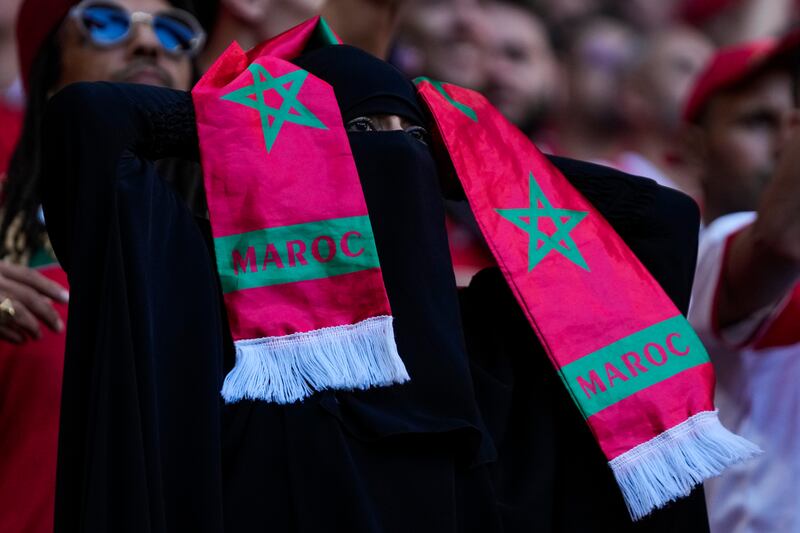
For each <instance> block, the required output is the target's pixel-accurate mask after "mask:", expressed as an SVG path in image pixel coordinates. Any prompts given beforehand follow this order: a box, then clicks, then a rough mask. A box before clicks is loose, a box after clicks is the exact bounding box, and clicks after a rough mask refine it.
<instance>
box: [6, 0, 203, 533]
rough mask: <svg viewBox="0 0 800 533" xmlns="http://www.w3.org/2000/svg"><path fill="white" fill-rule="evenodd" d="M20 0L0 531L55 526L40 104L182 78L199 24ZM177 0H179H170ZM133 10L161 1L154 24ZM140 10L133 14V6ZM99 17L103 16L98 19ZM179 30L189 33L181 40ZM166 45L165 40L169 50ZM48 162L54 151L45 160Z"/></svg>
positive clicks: (120, 7) (54, 293)
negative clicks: (103, 84)
mask: <svg viewBox="0 0 800 533" xmlns="http://www.w3.org/2000/svg"><path fill="white" fill-rule="evenodd" d="M75 4H77V2H75V1H73V0H25V1H24V2H23V4H22V7H21V9H20V13H19V19H18V22H17V38H18V52H19V58H20V61H19V64H20V74H21V76H22V79H23V80H24V82H25V87H26V91H27V94H26V96H27V107H26V111H25V119H24V127H23V132H22V136H21V138H20V141H19V144H18V146H17V148H16V151H15V152H14V156H13V158H12V160H11V165H10V167H9V170H8V180H7V182H6V184H5V187H4V201H3V212H2V226H0V232H1V233H2V239H0V256H2V258H3V259H4V261H2V262H0V501H2V505H0V531H3V532H4V533H22V532H25V533H31V532H33V533H40V532H41V533H45V532H52V531H53V504H54V496H55V473H56V450H57V440H58V439H57V437H58V425H59V409H60V394H61V381H62V371H63V358H64V342H65V335H64V324H65V321H66V314H67V305H66V302H67V298H68V295H67V291H66V289H65V287H66V283H67V280H66V274H65V273H64V271H63V270H62V269H61V268H60V267H59V266H58V265H57V264H56V263H55V259H54V257H53V255H52V250H51V249H50V246H49V240H48V238H47V232H46V230H45V227H44V223H43V220H42V218H41V214H40V213H41V210H40V202H41V199H40V194H41V192H40V177H41V170H42V165H43V164H45V162H44V161H42V159H41V155H40V154H41V142H40V136H41V133H42V120H43V111H44V107H45V103H46V101H47V99H48V98H49V97H50V96H51V95H52V94H53V93H54V92H56V91H57V90H58V89H59V88H61V87H63V86H65V85H67V84H69V83H72V82H77V81H95V80H113V81H126V82H134V83H147V84H153V85H162V86H166V87H172V88H176V89H184V90H186V89H188V88H189V87H190V85H191V81H192V63H191V60H190V58H189V52H190V51H191V50H193V47H195V46H198V45H200V44H201V43H202V40H203V39H202V30H201V29H200V28H199V25H197V23H196V21H194V20H193V19H192V17H191V15H189V14H188V13H187V12H184V11H181V12H176V11H173V12H170V13H169V14H167V12H166V10H167V9H169V8H170V7H171V6H170V3H169V2H166V1H165V0H115V1H111V0H104V1H103V2H101V3H98V2H92V1H84V2H81V3H80V5H79V6H78V8H76V7H75ZM172 4H173V6H178V2H173V3H172ZM131 12H143V13H150V14H158V13H161V14H163V15H164V16H165V18H164V19H161V20H160V21H159V22H160V23H159V25H158V28H157V29H156V26H153V25H152V24H150V23H147V22H146V21H147V20H148V19H147V18H143V20H144V21H145V22H142V23H134V22H131V20H132V18H131ZM140 20H141V18H140ZM98 21H103V22H104V24H99V23H98ZM184 37H186V38H188V37H194V38H195V39H196V40H191V41H190V40H187V39H184ZM167 48H169V52H168V51H167ZM47 163H48V164H51V165H57V164H58V162H53V161H50V162H47Z"/></svg>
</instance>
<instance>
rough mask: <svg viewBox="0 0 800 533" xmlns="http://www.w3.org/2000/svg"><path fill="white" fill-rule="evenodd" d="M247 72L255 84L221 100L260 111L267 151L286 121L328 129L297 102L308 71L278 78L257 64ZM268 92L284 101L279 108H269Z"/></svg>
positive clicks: (299, 71) (230, 93)
mask: <svg viewBox="0 0 800 533" xmlns="http://www.w3.org/2000/svg"><path fill="white" fill-rule="evenodd" d="M247 70H249V71H250V74H252V75H253V84H252V85H246V86H244V87H242V88H241V89H236V90H235V91H231V92H229V93H228V94H226V95H224V96H222V100H228V101H230V102H235V103H237V104H241V105H244V106H247V107H250V108H253V109H256V110H258V112H259V114H260V115H261V128H262V130H263V131H264V144H265V145H266V147H267V152H269V151H270V150H271V149H272V145H274V144H275V139H277V138H278V134H279V133H280V132H281V128H282V127H283V125H284V123H286V122H293V123H295V124H300V125H301V126H309V127H311V128H318V129H323V130H324V129H327V128H326V127H325V124H323V123H322V122H321V121H320V120H319V119H318V118H317V117H315V116H314V114H313V113H311V111H309V110H308V108H307V107H306V106H304V105H303V104H301V103H300V101H299V100H298V99H297V93H299V92H300V89H301V88H302V87H303V83H305V81H306V77H307V76H308V72H306V71H305V70H302V69H299V70H295V71H294V72H289V73H288V74H284V75H283V76H279V77H277V78H275V77H273V76H272V74H270V73H269V72H268V71H267V69H265V68H264V67H262V66H261V65H258V64H256V63H253V64H252V65H250V66H249V67H247ZM269 90H274V91H276V92H277V93H278V94H279V95H280V96H281V98H282V101H281V104H280V107H279V108H274V107H270V106H268V105H267V103H266V99H265V93H266V92H267V91H269Z"/></svg>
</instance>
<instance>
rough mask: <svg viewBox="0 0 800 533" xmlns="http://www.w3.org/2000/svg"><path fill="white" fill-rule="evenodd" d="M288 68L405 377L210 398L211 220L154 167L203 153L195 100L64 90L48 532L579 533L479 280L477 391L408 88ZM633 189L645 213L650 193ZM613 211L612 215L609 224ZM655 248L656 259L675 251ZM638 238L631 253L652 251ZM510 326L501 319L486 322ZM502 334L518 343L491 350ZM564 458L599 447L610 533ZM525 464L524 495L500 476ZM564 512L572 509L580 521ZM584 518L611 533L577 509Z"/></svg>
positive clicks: (433, 169) (55, 167) (51, 136)
mask: <svg viewBox="0 0 800 533" xmlns="http://www.w3.org/2000/svg"><path fill="white" fill-rule="evenodd" d="M294 62H295V63H296V64H297V65H298V66H299V67H301V68H303V69H305V70H308V71H309V72H311V73H312V74H314V75H316V76H318V77H320V78H321V79H323V80H325V81H327V82H328V83H330V84H331V85H332V86H333V88H334V90H335V92H336V96H337V100H338V102H339V105H340V108H341V111H342V116H343V119H344V122H345V124H347V126H348V137H349V140H350V144H351V148H352V152H353V156H354V159H355V162H356V165H357V168H358V172H359V176H360V179H361V183H362V187H363V189H364V195H365V199H366V202H367V206H368V209H369V213H370V219H371V222H372V226H373V231H374V234H375V240H376V246H377V249H378V254H379V256H380V261H381V266H382V270H383V276H384V282H385V285H386V289H387V294H388V297H389V301H390V304H391V306H392V310H393V313H394V316H395V334H396V339H397V345H398V351H399V353H400V354H401V357H402V358H403V361H404V363H405V365H406V368H407V369H408V371H409V374H410V375H411V381H410V382H408V383H406V384H403V385H398V386H393V387H387V388H376V389H371V390H366V391H354V392H347V391H321V392H318V393H317V394H315V395H313V396H312V397H310V398H309V399H307V400H305V401H303V402H300V403H296V404H291V405H276V404H268V403H265V402H261V401H241V402H238V403H235V404H231V405H223V404H222V400H221V398H220V396H219V390H220V388H221V384H222V379H223V377H224V375H225V373H226V372H227V371H229V370H230V368H231V367H232V366H233V346H232V342H231V339H230V334H229V332H228V329H227V324H226V319H225V316H224V308H223V306H222V304H221V297H220V290H219V287H218V281H217V276H216V272H215V270H214V266H213V265H214V260H213V246H212V244H211V240H210V231H209V226H208V221H207V220H203V219H195V217H193V215H192V213H191V211H190V210H189V209H188V208H187V207H186V206H185V205H184V203H183V202H182V201H181V200H180V199H179V197H178V196H177V195H176V194H175V192H174V191H173V190H172V189H171V188H170V186H169V185H168V184H167V183H166V182H164V180H163V179H162V178H161V177H160V176H159V175H158V173H157V172H156V171H155V169H154V166H153V161H155V160H157V159H160V158H162V157H166V156H173V157H183V158H188V159H197V157H198V155H197V134H196V129H195V119H194V109H193V106H192V100H191V96H190V95H189V94H188V93H184V92H179V91H171V90H167V89H157V88H152V87H144V86H134V85H121V84H106V83H99V84H79V85H76V86H71V87H68V88H67V89H65V90H64V91H62V92H61V93H59V94H58V95H56V96H55V97H54V98H53V99H52V101H51V103H50V107H49V110H48V115H47V127H46V139H45V148H46V151H47V152H46V167H45V181H46V191H45V202H44V206H45V215H46V217H47V220H48V227H49V228H50V237H51V240H52V243H53V248H54V250H55V251H56V253H57V255H58V257H59V260H60V261H61V264H62V265H63V266H64V268H65V270H66V271H67V273H68V274H69V279H70V286H71V298H70V326H69V332H68V338H67V353H66V360H65V377H64V394H63V401H62V418H61V424H62V426H61V434H60V442H59V467H58V487H57V502H56V531H58V532H73V531H75V532H78V531H81V532H84V531H89V532H93V531H97V532H100V531H115V532H117V531H120V532H122V531H135V532H145V531H153V532H155V531H158V532H161V531H193V532H194V531H197V532H203V531H207V532H214V533H219V532H237V533H238V532H245V531H246V532H248V533H249V532H255V531H270V532H273V531H279V532H283V531H287V532H288V531H292V532H295V531H297V532H312V531H313V532H317V531H347V532H409V531H414V532H421V531H431V532H440V531H474V532H491V531H528V530H530V528H531V527H535V529H537V530H545V531H547V530H579V529H580V527H581V522H580V521H575V522H572V523H569V524H568V523H567V522H564V520H562V519H561V518H563V516H562V517H561V518H559V519H558V520H555V519H550V518H547V517H549V516H550V515H564V516H566V515H568V514H575V513H572V509H570V508H569V506H567V508H564V509H562V508H561V507H559V506H561V505H563V504H564V502H563V501H562V500H561V499H558V502H557V503H558V505H556V504H555V503H553V502H554V501H555V500H554V499H552V498H551V499H547V498H546V497H547V495H548V494H556V492H557V490H556V489H557V488H558V487H557V486H558V484H559V483H562V482H563V481H562V477H560V473H559V471H555V472H553V473H552V475H548V476H545V477H541V476H539V467H540V466H541V465H546V464H548V461H549V458H550V457H551V456H550V455H548V454H549V453H552V452H551V450H550V449H549V448H548V447H547V446H545V447H544V448H542V447H540V446H539V444H537V443H539V442H550V441H551V439H552V437H551V436H550V434H549V433H548V432H550V431H556V432H558V431H560V430H561V429H560V427H559V426H558V425H557V424H553V423H549V422H547V421H546V420H545V419H544V418H542V419H534V420H528V419H527V416H528V415H529V414H530V413H529V412H528V411H526V408H525V406H526V405H528V404H527V403H524V402H526V400H525V398H524V397H522V400H520V399H519V398H520V396H519V394H518V392H517V391H520V390H524V388H523V387H519V386H516V383H520V382H522V383H527V382H529V381H531V380H539V381H544V382H546V383H545V386H549V387H557V386H560V383H559V382H558V381H557V380H556V379H555V377H554V376H555V374H554V373H553V375H552V376H549V375H548V374H547V373H546V372H542V373H538V374H536V373H534V375H528V374H527V372H528V371H529V370H530V369H528V368H524V367H522V366H520V365H522V364H548V363H546V358H544V356H543V354H540V353H537V352H536V351H535V350H536V347H537V346H538V343H537V341H536V340H535V338H533V337H532V336H531V335H528V336H526V333H525V332H529V329H527V328H526V325H523V324H520V323H518V322H515V321H514V317H515V312H518V311H516V305H515V304H514V303H513V301H504V300H503V295H504V294H505V293H504V292H503V291H505V290H506V289H505V288H504V284H503V283H502V279H497V276H496V275H495V274H493V273H492V272H491V271H489V272H487V273H484V274H482V275H481V276H480V277H479V278H477V279H476V280H475V283H476V284H477V285H476V284H473V285H474V286H473V287H471V288H470V290H469V291H468V292H467V293H466V294H465V295H464V299H463V304H464V307H463V309H464V313H465V320H466V323H467V325H468V327H469V328H470V332H469V333H470V334H469V335H468V339H469V341H470V348H471V351H472V352H473V362H472V366H473V371H474V372H475V376H474V379H475V381H474V382H475V384H476V388H477V390H474V389H473V375H471V373H470V361H469V360H468V357H467V352H466V349H465V345H464V339H463V334H462V329H461V317H460V311H459V302H458V298H457V294H456V289H455V283H454V280H453V274H452V268H451V264H450V258H449V254H448V247H447V241H446V235H445V230H444V211H443V207H442V200H441V195H440V192H439V191H440V189H439V182H440V179H439V172H438V170H437V164H436V163H435V160H434V157H433V155H432V152H431V146H430V144H429V139H428V136H427V134H426V132H424V128H423V126H424V123H425V117H424V115H423V113H422V112H421V110H420V108H419V104H418V102H417V100H416V96H415V91H414V88H413V86H412V85H411V84H410V83H409V82H408V81H407V80H405V79H404V78H403V76H402V75H401V74H400V73H399V72H398V71H396V70H395V69H393V68H392V67H390V66H389V65H387V64H386V63H384V62H382V61H379V60H377V59H375V58H373V57H371V56H369V55H367V54H365V53H364V52H361V51H359V50H356V49H354V48H351V47H346V46H335V47H325V48H322V49H319V50H316V51H312V52H308V53H306V54H304V55H302V56H301V57H299V58H297V59H296V60H295V61H294ZM386 130H392V131H386ZM561 163H562V164H564V165H569V164H570V163H569V162H561ZM576 168H577V167H576ZM562 171H563V167H562ZM565 173H566V174H567V176H568V177H569V176H570V172H565ZM573 174H575V173H573ZM626 179H627V178H626ZM580 181H581V180H580V179H578V180H577V181H574V183H575V184H576V185H577V186H578V187H579V188H581V185H580ZM626 183H628V186H630V187H631V188H632V189H636V190H638V188H641V186H642V184H641V183H639V181H638V180H634V179H630V180H628V182H626ZM648 187H649V186H647V187H645V189H646V190H648V191H651V192H652V195H651V196H652V197H653V198H656V197H657V196H658V194H660V190H659V189H654V188H653V187H649V188H648ZM597 191H598V192H597V194H595V196H596V198H594V197H593V196H592V194H590V193H586V194H587V196H588V197H589V198H590V200H593V201H594V200H598V201H599V203H600V205H599V207H600V209H601V212H605V211H604V207H603V205H602V201H600V200H602V198H606V197H608V198H619V197H621V196H622V195H620V194H618V193H619V191H615V190H613V187H612V188H611V189H605V188H604V185H602V184H601V185H599V186H598V187H597ZM590 192H591V191H590ZM648 194H650V193H648ZM637 198H638V197H637ZM611 203H612V204H613V202H611ZM678 203H680V202H678ZM606 207H608V206H606ZM612 207H613V206H612ZM626 209H627V207H625V206H622V207H620V212H625V211H626ZM609 210H611V211H613V209H612V208H611V207H609ZM626 216H627V215H625V216H621V217H620V220H617V221H615V219H614V218H613V217H609V219H610V221H611V222H612V224H614V225H615V227H618V226H621V225H624V224H625V223H626V222H625V220H626V219H625V217H626ZM642 220H644V219H642ZM690 226H691V223H689V224H687V227H690ZM618 231H619V230H618ZM670 231H672V230H670ZM621 233H622V235H623V237H625V233H624V232H621ZM667 233H669V232H667ZM673 233H674V236H675V237H680V238H682V237H683V236H684V233H683V230H681V231H680V232H678V233H680V234H678V233H675V232H673ZM672 236H673V234H670V235H669V236H668V237H669V238H671V237H672ZM669 238H665V241H664V243H662V244H663V246H661V247H660V248H659V250H662V249H666V250H670V251H671V252H674V251H675V250H674V249H671V248H670V247H669V246H670V243H669V242H668V241H669ZM693 238H694V237H693ZM689 242H691V239H689ZM642 243H643V244H642V246H641V247H640V248H639V249H638V250H637V249H636V247H634V251H637V252H643V253H645V254H646V253H647V249H646V248H647V245H646V243H645V241H644V240H642ZM672 244H673V245H674V243H672ZM681 246H683V244H681ZM659 253H661V252H660V251H659ZM657 255H658V254H653V257H654V258H655V259H653V260H652V261H651V263H652V265H651V264H649V263H648V262H647V261H646V260H645V259H643V261H644V262H645V264H646V265H647V266H649V267H651V269H653V270H654V274H655V275H656V277H657V278H658V279H659V280H660V281H661V282H662V284H665V288H667V290H668V292H670V290H671V289H670V283H669V282H668V280H667V281H665V279H666V278H668V277H670V276H672V277H675V279H678V280H679V282H677V283H676V284H675V285H674V286H672V288H673V289H674V293H673V292H670V293H671V294H672V295H673V298H676V296H675V294H678V293H680V294H684V291H687V290H688V288H689V287H688V286H689V285H690V284H691V275H690V274H687V272H690V270H687V269H686V268H687V266H686V265H682V264H681V265H677V264H674V263H670V264H668V265H667V266H666V267H665V268H664V269H663V272H662V274H663V273H664V272H667V271H668V272H669V273H668V274H664V276H663V277H660V276H659V265H661V264H662V263H663V262H661V259H660V258H658V257H657ZM687 264H688V263H687ZM676 266H677V267H679V269H677V270H676V269H675V268H673V267H676ZM692 266H693V265H692ZM681 276H683V277H684V278H685V279H683V278H681ZM484 280H485V283H484ZM687 280H688V281H687ZM479 282H480V283H479ZM482 287H483V288H482ZM687 294H688V293H687ZM495 304H497V305H498V306H501V307H502V309H501V308H495V307H494V306H495ZM504 313H507V314H508V315H509V318H510V320H509V321H508V322H507V323H501V322H499V321H498V320H493V318H492V316H491V315H494V316H495V317H500V316H502V315H503V314H504ZM498 336H499V337H503V338H505V337H506V336H508V337H509V338H514V339H520V341H519V342H520V344H518V345H514V344H511V343H510V344H509V345H508V346H509V351H505V352H503V351H497V352H495V351H493V350H487V349H484V348H485V347H486V346H488V345H491V344H492V343H496V342H497V337H498ZM525 355H530V357H531V358H532V360H533V359H535V358H540V361H541V363H537V362H535V361H527V360H525V359H524V356H525ZM517 361H522V363H519V364H517ZM506 372H510V373H511V375H512V378H513V379H512V381H508V380H506V379H505V378H507V377H508V376H507V375H506ZM523 372H524V373H525V374H522V373H523ZM520 376H523V377H520ZM498 391H501V392H508V393H509V395H510V396H509V397H510V398H511V399H510V400H509V401H506V400H507V398H505V397H504V396H503V394H498ZM562 392H563V391H562ZM476 394H477V398H478V400H480V403H481V406H480V407H481V408H480V410H479V408H478V405H477V404H476ZM563 396H565V397H566V395H565V394H564V395H563ZM551 401H552V402H553V403H552V404H548V405H556V406H557V407H545V409H549V411H546V412H547V413H551V412H552V413H553V414H554V415H553V416H555V415H557V414H558V412H559V410H562V409H564V408H563V406H560V404H559V403H558V402H559V401H561V400H560V399H559V397H558V396H557V395H556V394H554V395H553V397H552V400H551ZM520 402H523V403H520ZM572 409H573V410H574V411H575V412H574V415H577V410H575V409H574V406H572ZM480 413H482V414H483V417H482V416H481V414H480ZM548 416H550V415H548ZM483 418H485V419H486V420H487V425H488V427H489V430H486V429H485V427H484V423H483V421H482V420H483ZM543 420H544V422H543ZM547 420H549V418H548V419H547ZM519 431H524V432H525V435H526V436H525V438H524V439H520V438H518V436H516V435H515V433H514V432H519ZM585 432H586V433H587V435H588V430H587V431H585ZM584 437H586V436H584ZM584 437H581V438H584ZM541 439H544V440H541ZM495 442H498V443H499V444H500V450H501V454H500V456H499V458H498V457H496V454H495V445H494V443H495ZM570 445H571V446H574V447H575V448H576V449H577V450H579V452H580V451H581V450H583V451H586V455H587V456H588V457H591V456H592V453H593V452H597V453H595V454H594V455H595V456H596V457H595V458H593V459H591V461H594V462H592V463H591V464H592V465H593V466H592V468H593V470H592V474H591V476H593V477H592V478H591V479H588V480H586V479H584V482H585V483H598V484H600V485H599V486H594V487H593V490H592V493H593V494H596V493H603V492H604V491H605V492H606V493H608V494H610V495H608V496H607V497H608V498H609V500H608V501H612V502H613V504H612V510H613V511H614V512H611V513H610V514H609V515H608V517H609V520H617V521H618V520H625V521H627V517H626V516H624V514H622V513H624V507H622V503H621V496H619V495H618V491H617V489H616V487H615V486H613V479H611V476H610V473H609V472H606V471H607V466H606V465H605V462H604V461H603V460H602V456H601V455H600V454H599V451H597V450H596V444H595V443H594V442H593V440H591V436H590V435H588V438H584V440H579V439H576V440H575V441H574V442H573V441H570ZM548 446H549V445H548ZM528 447H531V449H527V448H528ZM520 458H526V462H523V463H521V464H523V465H524V469H521V470H520V471H519V472H518V474H520V475H522V476H523V483H522V484H520V483H518V479H517V478H516V477H515V475H514V464H513V463H515V462H517V461H518V460H519V459H520ZM496 459H499V460H497V461H496ZM587 460H588V459H587ZM597 461H600V462H597ZM559 464H561V463H559ZM562 466H564V465H561V466H556V468H557V469H560V468H562ZM604 469H605V470H604ZM598 473H599V475H598ZM530 476H533V477H530ZM606 478H608V479H606ZM609 479H610V482H609ZM517 487H520V488H521V489H524V490H517ZM606 489H609V490H606ZM562 492H563V491H562ZM580 493H581V495H582V496H583V497H584V500H585V498H586V497H587V493H586V491H580ZM558 494H561V492H558ZM540 495H541V496H543V497H544V499H541V500H539V499H538V497H539V496H540ZM602 497H603V498H605V497H606V495H605V494H604V495H602ZM614 498H617V499H614ZM603 501H605V500H603ZM531 502H534V503H535V505H534V506H533V507H531V506H530V503H531ZM575 505H576V507H575V510H577V511H578V512H580V510H581V509H587V508H588V509H593V508H594V506H595V504H594V503H592V502H591V501H589V502H588V503H587V502H586V501H583V502H577V503H575ZM585 505H589V507H581V506H585ZM620 509H621V511H620ZM617 511H619V512H617ZM539 517H542V522H541V523H540V525H541V527H539V526H537V525H536V522H537V521H538V520H539ZM605 517H606V516H605V515H604V518H605ZM545 518H547V519H545ZM586 523H590V524H592V526H593V527H597V526H601V525H604V523H605V522H604V521H603V520H601V521H599V522H598V521H596V520H591V517H590V516H587V517H586V518H585V522H583V524H586ZM628 523H629V522H628ZM608 524H609V525H610V524H611V522H608ZM613 525H616V524H613Z"/></svg>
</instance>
